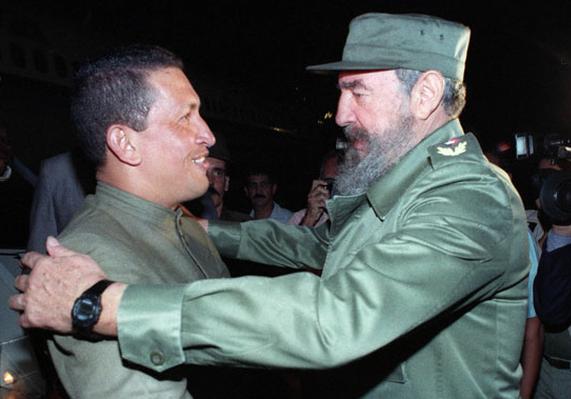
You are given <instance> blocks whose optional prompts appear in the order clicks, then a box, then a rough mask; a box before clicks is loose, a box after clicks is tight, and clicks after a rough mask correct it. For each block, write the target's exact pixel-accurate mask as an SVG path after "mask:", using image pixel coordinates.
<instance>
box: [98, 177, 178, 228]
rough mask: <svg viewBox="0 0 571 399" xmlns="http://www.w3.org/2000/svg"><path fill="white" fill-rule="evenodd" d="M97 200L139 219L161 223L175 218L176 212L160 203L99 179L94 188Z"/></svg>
mask: <svg viewBox="0 0 571 399" xmlns="http://www.w3.org/2000/svg"><path fill="white" fill-rule="evenodd" d="M95 193H96V198H97V201H98V202H99V203H100V204H103V205H105V206H110V207H113V208H115V209H117V210H119V211H121V212H123V213H126V214H130V215H132V216H135V217H138V218H140V219H141V220H146V221H149V222H155V223H158V224H162V223H164V222H165V220H175V217H176V215H177V212H176V211H174V210H172V209H169V208H166V207H164V206H162V205H159V204H156V203H154V202H151V201H147V200H145V199H143V198H141V197H138V196H136V195H134V194H131V193H128V192H126V191H123V190H120V189H118V188H116V187H113V186H110V185H109V184H106V183H103V182H101V181H98V182H97V187H96V190H95Z"/></svg>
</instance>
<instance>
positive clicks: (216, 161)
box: [206, 157, 226, 168]
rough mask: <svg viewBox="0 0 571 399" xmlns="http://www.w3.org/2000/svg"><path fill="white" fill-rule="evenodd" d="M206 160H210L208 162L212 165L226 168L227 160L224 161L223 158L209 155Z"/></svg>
mask: <svg viewBox="0 0 571 399" xmlns="http://www.w3.org/2000/svg"><path fill="white" fill-rule="evenodd" d="M206 160H207V161H208V164H209V165H210V166H213V167H217V168H225V167H226V161H224V160H223V159H218V158H214V157H207V158H206Z"/></svg>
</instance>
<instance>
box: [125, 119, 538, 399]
mask: <svg viewBox="0 0 571 399" xmlns="http://www.w3.org/2000/svg"><path fill="white" fill-rule="evenodd" d="M327 207H328V212H329V215H330V219H331V225H330V226H329V225H322V226H320V227H318V228H315V229H311V228H306V227H301V226H291V225H284V224H281V223H277V222H274V221H256V222H246V223H242V224H240V225H232V224H223V223H220V224H212V225H211V227H210V231H209V233H210V236H211V237H212V238H213V239H214V242H215V243H216V246H217V247H218V248H219V250H220V251H221V253H222V254H223V255H225V256H236V257H238V258H243V259H250V260H253V261H258V262H265V263H270V264H274V265H281V266H285V267H313V268H322V269H323V272H322V275H321V277H318V276H316V275H314V274H312V273H295V274H291V275H287V276H282V277H278V278H273V279H272V278H263V277H244V278H238V279H231V280H225V281H217V280H211V281H199V282H196V283H192V284H190V285H187V286H181V287H164V286H162V287H158V286H130V287H129V288H128V289H127V290H126V291H125V294H124V296H123V300H122V303H121V305H120V309H119V314H118V321H119V325H118V330H119V341H120V345H121V350H122V354H123V356H124V358H125V359H128V360H130V361H133V362H136V363H139V364H142V365H145V366H146V367H151V368H154V369H156V370H166V369H168V368H170V367H173V366H175V365H178V364H181V363H184V362H187V363H196V364H233V365H246V366H248V365H259V366H276V367H292V368H307V369H319V368H327V367H340V368H339V369H338V370H342V371H343V372H344V374H345V376H346V377H347V378H348V379H349V380H350V381H349V382H348V383H346V384H343V383H342V382H341V381H332V383H338V382H339V383H340V386H341V387H344V388H341V389H347V391H338V393H339V397H371V398H378V397H390V398H417V397H422V398H435V399H436V398H438V399H442V398H454V399H456V398H492V397H493V398H516V397H518V394H519V389H518V387H519V378H520V376H521V369H520V367H519V357H520V352H521V345H522V339H523V331H524V323H525V318H526V306H527V289H526V277H527V273H528V271H529V270H528V269H529V264H528V256H527V253H528V250H527V236H526V234H527V233H526V231H527V230H526V229H527V227H526V223H525V214H524V210H523V206H522V204H521V200H520V198H519V196H518V195H517V193H516V191H515V189H514V188H513V186H512V185H511V183H510V182H509V179H508V177H507V175H506V174H505V173H503V172H501V171H500V170H499V169H498V168H496V167H495V166H493V165H491V164H490V163H489V162H488V161H487V160H486V159H485V157H484V156H483V155H482V152H481V149H480V147H479V145H478V143H477V140H476V139H475V138H474V137H473V136H472V135H464V134H463V133H462V128H461V126H460V124H459V123H458V121H456V120H454V121H451V122H449V123H448V124H446V125H445V126H443V127H442V128H440V129H438V130H437V131H436V132H434V133H433V134H431V135H429V136H428V137H426V138H425V139H424V140H423V141H422V142H421V143H420V144H418V145H417V146H416V147H415V148H414V149H413V150H412V151H410V152H409V153H408V154H407V155H406V156H405V157H403V158H402V159H401V160H400V161H399V162H398V164H397V165H396V166H395V167H394V168H393V169H392V170H391V171H389V172H388V173H387V174H386V175H385V176H383V177H382V178H380V179H379V180H378V181H377V182H375V183H374V184H373V185H372V186H371V188H370V190H369V191H368V192H367V193H366V194H364V195H358V196H350V197H342V196H336V197H334V198H333V199H331V200H329V201H328V205H327ZM149 293H152V298H153V300H152V301H149V299H148V298H149V297H150V296H149ZM151 302H152V303H153V305H152V308H154V309H150V308H151V306H150V303H151ZM157 308H168V309H170V310H172V311H171V314H170V316H167V315H163V316H164V319H168V320H169V323H168V325H165V327H164V328H155V326H154V325H153V324H152V323H149V322H144V320H152V319H153V315H154V312H155V311H156V309H157Z"/></svg>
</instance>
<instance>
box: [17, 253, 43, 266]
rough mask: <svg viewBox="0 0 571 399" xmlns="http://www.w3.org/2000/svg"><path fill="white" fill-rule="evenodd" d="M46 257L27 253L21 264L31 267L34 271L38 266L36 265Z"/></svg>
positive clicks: (21, 259)
mask: <svg viewBox="0 0 571 399" xmlns="http://www.w3.org/2000/svg"><path fill="white" fill-rule="evenodd" d="M44 256H45V255H42V254H40V253H38V252H26V253H25V254H24V255H23V256H22V257H21V258H20V263H21V264H22V265H23V266H25V267H29V268H30V269H33V268H34V266H36V264H37V263H38V261H39V260H40V259H41V258H42V257H44Z"/></svg>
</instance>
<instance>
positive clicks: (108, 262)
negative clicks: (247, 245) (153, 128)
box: [48, 183, 228, 399]
mask: <svg viewBox="0 0 571 399" xmlns="http://www.w3.org/2000/svg"><path fill="white" fill-rule="evenodd" d="M60 239H61V242H62V244H64V245H65V246H67V247H69V248H71V249H73V250H75V251H78V252H81V253H85V254H87V255H90V256H91V257H92V258H93V259H94V260H95V261H96V262H98V263H99V264H100V265H101V267H102V268H103V269H104V270H105V272H106V273H107V275H108V276H109V278H110V279H113V280H118V281H125V282H130V283H144V282H147V283H150V282H152V283H171V284H172V283H189V282H191V281H194V280H199V279H204V278H209V277H226V276H228V271H227V270H226V267H225V266H224V264H223V263H222V261H221V260H220V257H219V255H218V251H216V249H215V248H214V246H213V244H212V242H211V241H210V240H209V239H208V236H207V235H206V234H205V233H204V230H203V229H202V228H201V227H200V226H198V224H196V223H195V222H193V221H191V220H189V219H188V218H185V217H181V212H175V211H172V210H170V209H167V208H164V207H162V206H160V205H157V204H154V203H152V202H149V201H146V200H143V199H141V198H138V197H136V196H134V195H132V194H129V193H127V192H124V191H121V190H118V189H116V188H113V187H111V186H109V185H106V184H104V183H99V184H98V186H97V191H96V195H94V196H88V197H87V198H86V200H85V202H84V205H83V208H82V209H81V210H80V211H79V212H78V214H77V215H76V216H75V217H74V219H73V220H72V221H71V222H70V224H69V225H68V226H67V227H66V228H65V230H64V231H63V233H62V234H61V236H60ZM148 299H150V300H151V301H152V300H153V299H152V297H149V298H148ZM165 310H166V309H165ZM150 323H151V324H153V325H156V326H160V325H161V323H162V315H161V312H157V313H156V314H155V315H154V316H153V318H152V320H150ZM48 346H49V351H50V355H51V356H52V359H53V360H54V364H55V367H56V370H57V372H58V375H59V377H60V379H61V381H62V383H63V385H64V387H65V389H66V391H67V392H68V393H69V395H70V396H71V397H72V398H89V399H94V398H102V399H110V398H138V399H139V398H161V399H163V398H169V399H170V398H190V397H191V396H190V394H189V393H188V392H187V385H186V384H187V378H186V377H188V379H189V380H190V383H191V384H192V376H191V375H189V376H187V375H186V374H187V373H186V371H185V370H184V369H180V370H176V371H175V372H173V371H171V372H168V373H162V374H160V373H154V372H152V371H151V370H145V369H142V368H140V367H138V366H136V365H133V364H129V363H128V362H124V361H123V360H122V359H121V355H120V352H119V346H118V344H117V341H116V340H103V341H97V342H90V341H81V340H78V339H75V338H72V337H70V336H62V335H54V337H53V341H50V342H48Z"/></svg>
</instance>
